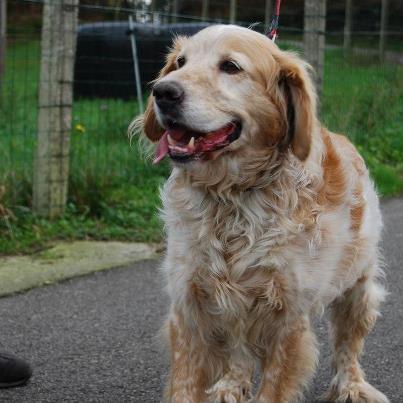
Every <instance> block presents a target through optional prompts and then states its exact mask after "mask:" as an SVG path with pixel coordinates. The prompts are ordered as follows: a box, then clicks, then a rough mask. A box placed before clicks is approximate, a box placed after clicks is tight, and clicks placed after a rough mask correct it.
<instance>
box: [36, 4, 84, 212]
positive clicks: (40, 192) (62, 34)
mask: <svg viewBox="0 0 403 403" xmlns="http://www.w3.org/2000/svg"><path fill="white" fill-rule="evenodd" d="M78 2H79V0H58V1H55V0H45V2H44V7H43V24H42V43H41V72H40V82H39V114H38V141H37V149H36V155H35V164H34V189H33V193H34V194H33V207H34V211H35V212H36V213H37V214H39V215H42V216H45V217H48V218H53V217H57V216H59V215H61V214H62V213H63V212H64V209H65V206H66V201H67V188H68V177H69V151H70V131H71V120H72V116H71V115H72V103H73V67H74V57H75V48H76V30H77V16H78Z"/></svg>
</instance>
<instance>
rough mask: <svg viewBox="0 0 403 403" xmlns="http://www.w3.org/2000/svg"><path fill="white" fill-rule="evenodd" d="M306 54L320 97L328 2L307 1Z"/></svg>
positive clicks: (305, 24) (305, 25) (305, 19)
mask: <svg viewBox="0 0 403 403" xmlns="http://www.w3.org/2000/svg"><path fill="white" fill-rule="evenodd" d="M304 8H305V10H304V14H305V16H304V17H305V18H304V54H305V58H306V59H307V61H308V62H309V63H310V64H311V65H312V67H313V68H314V70H315V81H316V89H317V92H318V96H319V98H320V96H321V94H322V84H323V66H324V59H325V30H326V0H305V7H304Z"/></svg>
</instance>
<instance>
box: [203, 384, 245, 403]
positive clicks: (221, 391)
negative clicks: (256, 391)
mask: <svg viewBox="0 0 403 403" xmlns="http://www.w3.org/2000/svg"><path fill="white" fill-rule="evenodd" d="M207 394H208V396H209V400H208V401H209V403H246V402H249V401H250V399H251V385H250V382H241V383H240V382H239V381H235V380H232V379H225V378H224V379H220V380H219V381H218V382H217V383H216V384H215V385H214V386H213V387H212V388H210V389H209V390H208V391H207Z"/></svg>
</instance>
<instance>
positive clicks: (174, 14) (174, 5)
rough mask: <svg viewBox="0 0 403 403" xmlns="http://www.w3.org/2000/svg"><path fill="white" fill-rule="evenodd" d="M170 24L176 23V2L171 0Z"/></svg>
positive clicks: (176, 0)
mask: <svg viewBox="0 0 403 403" xmlns="http://www.w3.org/2000/svg"><path fill="white" fill-rule="evenodd" d="M172 14H173V15H172V22H173V23H176V22H177V21H178V17H177V14H178V0H172Z"/></svg>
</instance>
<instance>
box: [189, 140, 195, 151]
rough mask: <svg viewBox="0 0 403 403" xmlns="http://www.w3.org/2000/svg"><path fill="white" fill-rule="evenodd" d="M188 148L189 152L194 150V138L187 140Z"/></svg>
mask: <svg viewBox="0 0 403 403" xmlns="http://www.w3.org/2000/svg"><path fill="white" fill-rule="evenodd" d="M188 148H190V149H191V150H193V149H194V148H195V138H194V137H192V138H191V139H190V140H189V143H188Z"/></svg>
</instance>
